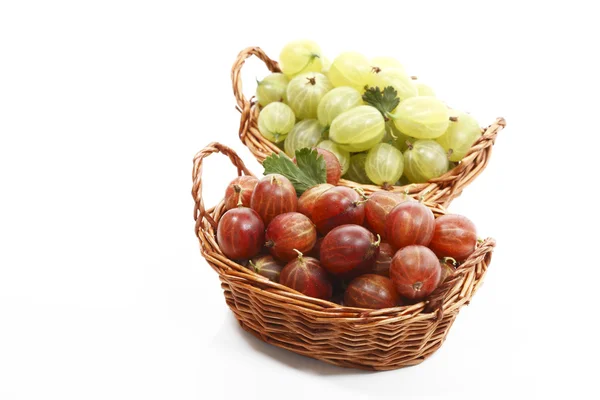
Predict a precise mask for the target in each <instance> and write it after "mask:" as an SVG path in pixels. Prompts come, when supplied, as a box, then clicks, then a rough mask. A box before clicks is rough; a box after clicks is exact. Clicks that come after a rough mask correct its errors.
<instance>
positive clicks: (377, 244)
mask: <svg viewBox="0 0 600 400" xmlns="http://www.w3.org/2000/svg"><path fill="white" fill-rule="evenodd" d="M380 244H381V236H379V233H378V234H377V241H376V242H374V243H371V246H373V247H379V245H380Z"/></svg>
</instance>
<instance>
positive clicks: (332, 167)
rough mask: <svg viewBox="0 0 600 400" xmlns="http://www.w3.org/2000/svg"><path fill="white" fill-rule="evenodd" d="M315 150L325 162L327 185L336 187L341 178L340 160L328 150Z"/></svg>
mask: <svg viewBox="0 0 600 400" xmlns="http://www.w3.org/2000/svg"><path fill="white" fill-rule="evenodd" d="M315 150H316V151H317V153H319V155H321V156H322V157H323V159H324V160H325V166H326V168H327V183H329V184H331V185H337V184H338V182H339V181H340V178H341V177H342V165H341V164H340V160H338V158H337V157H336V155H335V154H333V153H332V152H330V151H329V150H325V149H321V148H316V149H315Z"/></svg>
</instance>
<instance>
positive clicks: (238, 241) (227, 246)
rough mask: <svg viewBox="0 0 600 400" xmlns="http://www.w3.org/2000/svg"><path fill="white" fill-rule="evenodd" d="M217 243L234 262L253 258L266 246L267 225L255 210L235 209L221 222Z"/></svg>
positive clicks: (227, 213)
mask: <svg viewBox="0 0 600 400" xmlns="http://www.w3.org/2000/svg"><path fill="white" fill-rule="evenodd" d="M217 242H218V243H219V247H220V248H221V251H222V252H223V254H225V255H226V256H227V257H228V258H230V259H232V260H240V259H246V258H252V257H254V256H255V255H257V254H258V253H259V252H260V250H261V249H262V247H263V245H264V244H265V224H264V223H263V221H262V219H261V218H260V216H259V215H258V213H257V212H256V211H254V210H253V209H251V208H248V207H242V206H239V207H236V208H233V209H231V210H229V211H227V212H226V213H225V214H223V216H222V217H221V219H220V220H219V225H218V226H217Z"/></svg>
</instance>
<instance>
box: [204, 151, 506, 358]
mask: <svg viewBox="0 0 600 400" xmlns="http://www.w3.org/2000/svg"><path fill="white" fill-rule="evenodd" d="M213 153H222V154H224V155H226V156H228V157H229V159H230V160H231V162H232V164H233V165H234V166H235V167H236V168H237V170H238V175H241V174H246V175H252V174H251V172H250V171H248V169H247V168H246V166H245V165H244V163H243V162H242V160H241V159H240V158H239V157H238V155H237V154H236V153H235V152H234V151H233V150H231V149H230V148H228V147H227V146H224V145H222V144H219V143H211V144H210V145H208V146H207V147H206V148H205V149H203V150H201V151H200V152H199V153H198V154H197V155H196V156H195V158H194V167H193V189H192V196H193V197H194V201H195V207H194V219H195V221H196V227H195V230H196V235H197V236H198V239H199V241H200V246H201V252H202V255H203V256H204V258H206V260H207V262H208V264H209V265H210V266H211V267H212V268H213V269H214V270H215V271H216V272H217V273H218V275H219V279H220V280H221V287H222V288H223V292H224V294H225V301H226V302H227V305H228V306H229V308H230V309H231V311H233V313H234V314H235V317H236V318H237V320H238V321H239V323H240V325H241V326H242V327H243V328H244V329H245V330H246V331H248V332H250V333H252V334H253V335H254V336H256V337H257V338H259V339H261V340H263V341H265V342H267V343H271V344H273V345H275V346H278V347H282V348H285V349H288V350H291V351H293V352H295V353H298V354H302V355H305V356H308V357H312V358H316V359H319V360H322V361H325V362H327V363H330V364H334V365H338V366H342V367H351V368H359V369H367V370H390V369H396V368H400V367H404V366H409V365H415V364H418V363H420V362H422V361H423V360H424V359H425V358H427V357H428V356H429V355H431V354H432V353H433V352H435V351H436V350H437V349H438V348H439V347H440V346H441V345H442V343H443V341H444V339H445V338H446V335H447V334H448V331H449V329H450V327H451V326H452V323H453V322H454V319H455V318H456V316H457V314H458V312H459V310H460V308H461V307H462V306H463V305H465V304H468V303H469V301H470V300H471V298H472V296H473V295H474V294H475V292H476V291H477V289H478V288H479V287H480V285H481V283H482V281H483V278H484V276H485V273H486V271H487V268H488V265H489V264H490V261H491V255H492V250H493V248H494V246H495V241H494V239H490V238H488V239H486V240H484V241H482V242H480V243H479V244H478V246H477V249H476V250H475V252H474V253H473V254H472V255H471V256H470V257H469V258H468V260H467V261H465V262H464V263H463V264H462V265H460V267H459V268H458V269H457V270H456V272H455V274H454V275H453V276H452V277H450V278H449V279H448V280H446V281H445V282H444V284H442V285H441V286H440V287H439V288H438V289H437V290H436V291H435V292H434V293H433V294H432V296H431V298H430V300H429V301H426V302H420V303H417V304H414V305H409V306H403V307H395V308H389V309H384V310H365V309H359V308H350V307H343V306H340V305H338V304H335V303H332V302H329V301H325V300H319V299H316V298H311V297H307V296H304V295H302V294H300V293H298V292H296V291H294V290H292V289H290V288H287V287H285V286H283V285H280V284H277V283H274V282H271V281H269V280H268V279H266V278H264V277H262V276H260V275H258V274H256V273H254V272H252V271H250V270H248V269H246V268H244V267H243V266H241V265H239V264H237V263H235V262H234V261H231V260H229V259H228V258H227V257H225V256H224V255H223V253H222V252H221V250H220V249H219V245H218V243H217V242H216V239H215V232H216V226H217V223H218V221H219V219H220V217H221V215H222V214H223V212H224V210H223V202H222V201H221V202H220V203H219V204H218V205H217V206H216V207H213V208H210V209H207V208H206V207H205V205H204V202H203V200H202V170H203V162H204V159H205V158H206V157H207V156H209V155H211V154H213ZM427 205H428V206H429V207H430V208H431V209H432V211H433V212H434V214H435V215H436V216H439V215H443V214H444V213H445V211H444V209H443V207H441V206H439V205H436V204H427Z"/></svg>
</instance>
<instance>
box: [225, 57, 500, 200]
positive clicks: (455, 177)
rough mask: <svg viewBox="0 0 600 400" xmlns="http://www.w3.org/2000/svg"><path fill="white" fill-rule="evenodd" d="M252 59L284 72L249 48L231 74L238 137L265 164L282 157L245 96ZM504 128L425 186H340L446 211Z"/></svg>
mask: <svg viewBox="0 0 600 400" xmlns="http://www.w3.org/2000/svg"><path fill="white" fill-rule="evenodd" d="M251 56H256V57H257V58H259V59H260V60H261V61H263V62H264V63H265V65H266V67H267V68H268V70H269V71H271V72H281V70H280V68H279V64H278V63H277V61H275V60H273V59H271V58H270V57H269V56H267V54H266V53H265V52H264V51H263V50H262V49H261V48H260V47H257V46H251V47H247V48H246V49H244V50H242V51H241V52H240V53H239V54H238V56H237V58H236V60H235V62H234V64H233V67H232V70H231V80H232V87H233V93H234V96H235V98H236V102H237V106H236V108H237V110H238V111H239V112H240V113H241V116H240V126H239V137H240V140H241V141H242V143H244V144H245V145H246V147H248V148H249V149H250V151H251V152H252V154H253V155H254V156H255V157H256V159H257V160H258V161H259V162H260V163H262V161H263V160H264V159H265V158H266V157H267V156H269V155H270V154H272V153H279V152H281V151H282V150H281V149H280V148H278V147H277V146H276V145H275V144H274V143H271V142H270V141H268V140H267V139H265V138H264V137H263V136H262V135H261V134H260V132H259V131H258V126H257V119H258V112H259V107H258V105H257V102H256V100H255V98H254V97H252V98H251V99H250V100H248V99H246V97H245V96H244V93H243V87H242V79H241V70H242V67H243V66H244V63H245V61H246V59H247V58H249V57H251ZM505 126H506V120H505V119H504V118H502V117H498V118H497V119H496V121H494V122H493V123H491V124H490V125H488V126H487V127H484V128H482V136H481V137H480V138H479V139H478V140H477V141H476V142H475V143H474V144H473V146H471V149H470V150H469V152H468V153H467V154H466V155H465V157H463V159H462V160H461V161H460V162H459V163H458V165H457V166H455V167H454V168H452V169H450V170H448V172H446V173H445V174H444V175H442V176H440V177H438V178H435V179H431V180H429V181H428V182H426V183H417V184H409V185H405V186H391V187H386V188H382V187H380V186H377V185H370V184H360V183H357V182H353V181H348V180H345V179H342V180H341V181H340V183H339V184H340V185H344V186H359V187H362V188H363V190H365V192H366V193H372V192H374V191H376V190H381V189H385V190H390V191H393V192H402V193H407V194H409V195H411V196H413V197H415V198H423V199H425V200H427V201H429V202H430V203H437V204H440V205H442V206H445V207H447V206H448V205H449V204H450V202H451V201H452V200H453V199H455V198H456V197H458V196H459V195H460V194H461V193H462V190H463V189H464V187H466V186H467V185H468V184H470V183H471V182H472V181H473V180H474V179H475V178H476V177H477V176H478V175H479V174H480V173H481V172H482V171H483V170H484V169H485V167H486V166H487V163H488V161H489V158H490V156H491V153H492V147H493V145H494V143H495V140H496V137H497V135H498V133H499V132H500V131H501V130H502V129H503V128H504V127H505Z"/></svg>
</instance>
